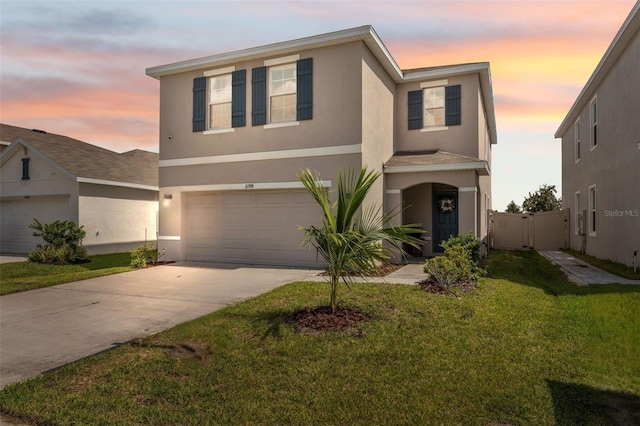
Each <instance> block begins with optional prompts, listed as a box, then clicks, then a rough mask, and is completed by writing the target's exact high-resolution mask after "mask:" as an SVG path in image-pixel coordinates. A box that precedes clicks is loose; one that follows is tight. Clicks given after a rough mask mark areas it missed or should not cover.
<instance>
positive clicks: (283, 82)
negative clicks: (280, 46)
mask: <svg viewBox="0 0 640 426" xmlns="http://www.w3.org/2000/svg"><path fill="white" fill-rule="evenodd" d="M269 76H270V91H269V94H270V95H279V94H284V93H295V92H296V64H288V65H280V66H277V67H271V68H270V69H269Z"/></svg>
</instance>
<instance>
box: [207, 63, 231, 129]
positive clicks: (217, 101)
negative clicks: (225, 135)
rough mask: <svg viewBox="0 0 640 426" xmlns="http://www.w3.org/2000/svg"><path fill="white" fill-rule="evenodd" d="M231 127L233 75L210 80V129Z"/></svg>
mask: <svg viewBox="0 0 640 426" xmlns="http://www.w3.org/2000/svg"><path fill="white" fill-rule="evenodd" d="M227 127H231V74H224V75H217V76H215V77H210V78H209V128H210V129H220V128H227Z"/></svg>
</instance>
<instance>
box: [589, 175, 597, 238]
mask: <svg viewBox="0 0 640 426" xmlns="http://www.w3.org/2000/svg"><path fill="white" fill-rule="evenodd" d="M597 197H598V192H597V191H596V186H595V185H591V186H590V187H589V221H588V222H587V223H588V226H589V236H590V237H595V236H596V229H597V227H596V220H595V219H596V214H597V211H598V210H597V208H598V206H597V201H598V199H597Z"/></svg>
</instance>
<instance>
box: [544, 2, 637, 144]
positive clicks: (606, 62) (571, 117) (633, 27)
mask: <svg viewBox="0 0 640 426" xmlns="http://www.w3.org/2000/svg"><path fill="white" fill-rule="evenodd" d="M639 10H640V2H636V4H635V6H634V7H633V9H631V12H630V13H629V16H627V19H625V21H624V23H623V24H622V26H621V27H620V30H618V33H617V34H616V36H615V37H614V38H613V41H612V42H611V44H610V45H609V47H608V48H607V51H606V52H605V54H604V55H603V56H602V59H600V62H599V63H598V66H597V67H596V69H595V70H594V71H593V73H592V74H591V77H589V80H587V83H586V84H585V85H584V87H583V88H582V90H581V91H580V94H579V95H578V97H577V98H576V100H575V102H574V103H573V105H572V106H571V108H570V109H569V112H568V113H567V115H566V116H565V118H564V120H563V121H562V123H561V124H560V127H558V130H556V133H555V134H554V137H555V138H557V139H558V138H562V136H563V135H564V134H565V133H566V132H567V130H568V129H569V127H570V126H571V125H572V124H573V122H574V121H575V120H576V114H579V113H580V111H582V109H583V108H584V106H585V105H586V104H587V103H588V102H590V101H591V99H592V98H593V95H594V93H595V92H596V89H597V88H598V87H599V86H600V84H601V83H602V80H604V78H605V77H606V75H607V74H608V73H609V71H610V70H611V68H612V67H613V66H614V64H615V63H616V62H617V61H618V58H619V57H620V56H621V55H622V53H623V52H624V51H625V50H626V47H627V45H628V44H629V43H630V42H631V40H632V39H633V37H634V36H635V34H636V33H637V32H638V31H639V30H640V15H639V14H638V11H639Z"/></svg>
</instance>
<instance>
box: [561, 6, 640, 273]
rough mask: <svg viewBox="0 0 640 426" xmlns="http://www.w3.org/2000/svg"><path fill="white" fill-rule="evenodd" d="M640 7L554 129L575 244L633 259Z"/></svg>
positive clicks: (638, 212) (638, 174)
mask: <svg viewBox="0 0 640 426" xmlns="http://www.w3.org/2000/svg"><path fill="white" fill-rule="evenodd" d="M639 10H640V3H636V5H635V6H634V7H633V9H632V11H631V13H630V14H629V16H628V18H627V19H626V21H625V22H624V24H623V25H622V27H621V29H620V31H619V32H618V34H617V35H616V36H615V38H614V40H613V42H612V43H611V45H610V46H609V48H608V49H607V51H606V52H605V54H604V56H603V57H602V59H601V60H600V63H599V64H598V66H597V67H596V69H595V71H594V72H593V74H592V75H591V77H590V78H589V80H588V81H587V84H586V85H585V86H584V88H583V89H582V91H581V92H580V95H579V96H578V98H577V99H576V101H575V102H574V104H573V106H572V107H571V109H570V110H569V113H568V114H567V116H566V117H565V119H564V121H563V122H562V124H561V125H560V127H559V128H558V130H557V131H556V134H555V136H556V138H562V204H563V208H565V209H566V208H570V209H571V212H572V220H573V226H572V227H571V228H572V229H571V232H570V236H571V237H570V246H571V248H572V249H574V250H582V251H584V252H586V253H587V254H589V255H592V256H595V257H598V258H603V259H611V260H615V261H617V262H621V263H624V264H627V265H631V264H632V262H633V256H634V252H635V251H638V254H639V255H640V13H639V12H638V11H639Z"/></svg>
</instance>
